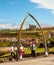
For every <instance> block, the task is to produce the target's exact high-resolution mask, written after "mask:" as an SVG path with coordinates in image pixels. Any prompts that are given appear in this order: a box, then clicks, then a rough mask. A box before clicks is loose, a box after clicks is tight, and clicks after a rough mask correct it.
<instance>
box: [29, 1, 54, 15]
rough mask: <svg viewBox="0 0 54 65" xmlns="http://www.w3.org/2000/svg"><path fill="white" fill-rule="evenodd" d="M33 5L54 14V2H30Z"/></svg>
mask: <svg viewBox="0 0 54 65" xmlns="http://www.w3.org/2000/svg"><path fill="white" fill-rule="evenodd" d="M30 1H31V2H33V3H37V4H38V7H37V8H44V9H50V10H51V12H52V14H54V0H30Z"/></svg>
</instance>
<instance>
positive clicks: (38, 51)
mask: <svg viewBox="0 0 54 65" xmlns="http://www.w3.org/2000/svg"><path fill="white" fill-rule="evenodd" d="M24 51H25V54H30V53H31V50H30V48H25V49H24ZM44 51H45V48H36V49H35V52H36V53H42V52H44ZM49 52H54V47H52V48H49Z"/></svg>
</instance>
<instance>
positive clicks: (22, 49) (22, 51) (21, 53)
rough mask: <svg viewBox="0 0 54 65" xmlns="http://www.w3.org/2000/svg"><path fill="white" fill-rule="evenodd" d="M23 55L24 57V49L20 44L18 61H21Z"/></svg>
mask: <svg viewBox="0 0 54 65" xmlns="http://www.w3.org/2000/svg"><path fill="white" fill-rule="evenodd" d="M23 55H24V47H23V45H22V44H20V60H22V59H23Z"/></svg>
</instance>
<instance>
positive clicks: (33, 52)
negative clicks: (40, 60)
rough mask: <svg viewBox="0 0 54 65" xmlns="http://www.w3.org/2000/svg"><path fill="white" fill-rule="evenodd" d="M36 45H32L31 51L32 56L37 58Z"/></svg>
mask: <svg viewBox="0 0 54 65" xmlns="http://www.w3.org/2000/svg"><path fill="white" fill-rule="evenodd" d="M35 46H36V45H35V43H33V42H32V44H30V49H31V56H32V57H35Z"/></svg>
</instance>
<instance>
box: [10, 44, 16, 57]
mask: <svg viewBox="0 0 54 65" xmlns="http://www.w3.org/2000/svg"><path fill="white" fill-rule="evenodd" d="M10 50H11V56H12V57H13V58H15V53H14V45H12V46H11V47H10Z"/></svg>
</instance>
